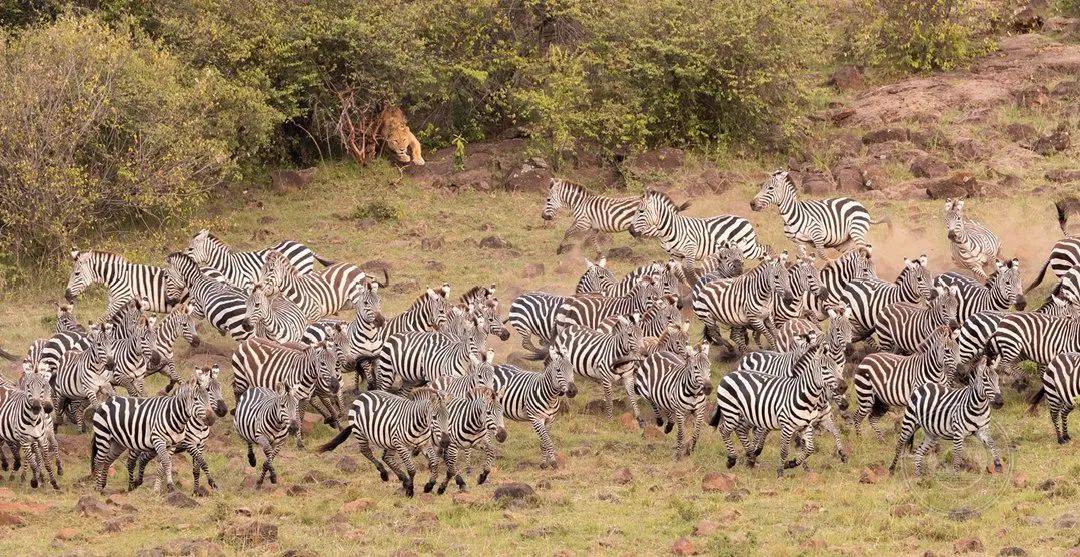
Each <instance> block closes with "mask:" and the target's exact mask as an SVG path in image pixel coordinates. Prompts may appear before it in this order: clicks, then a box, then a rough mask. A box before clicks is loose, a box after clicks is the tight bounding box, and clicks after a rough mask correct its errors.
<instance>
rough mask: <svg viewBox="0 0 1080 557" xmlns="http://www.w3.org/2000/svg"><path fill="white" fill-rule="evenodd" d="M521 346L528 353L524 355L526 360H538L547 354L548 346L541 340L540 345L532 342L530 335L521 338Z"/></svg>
mask: <svg viewBox="0 0 1080 557" xmlns="http://www.w3.org/2000/svg"><path fill="white" fill-rule="evenodd" d="M521 347H522V348H524V349H525V350H528V351H529V354H527V355H526V356H525V359H526V360H531V361H534V362H536V361H540V360H543V359H545V358H547V356H548V347H547V345H546V344H544V343H543V342H541V343H540V346H537V345H535V344H533V341H532V335H527V336H523V337H522V339H521Z"/></svg>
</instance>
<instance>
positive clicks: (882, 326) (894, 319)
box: [877, 286, 960, 354]
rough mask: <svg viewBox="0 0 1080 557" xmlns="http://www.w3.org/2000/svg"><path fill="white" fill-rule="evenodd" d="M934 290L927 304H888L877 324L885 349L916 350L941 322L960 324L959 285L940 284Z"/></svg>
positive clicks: (944, 323)
mask: <svg viewBox="0 0 1080 557" xmlns="http://www.w3.org/2000/svg"><path fill="white" fill-rule="evenodd" d="M934 292H935V293H936V294H935V296H934V299H932V300H931V301H930V305H928V306H926V307H923V306H920V305H916V304H909V303H906V302H897V303H895V304H890V305H888V306H886V307H885V309H884V311H882V312H881V317H880V321H879V325H878V328H877V332H878V338H879V339H880V341H881V349H882V350H889V351H892V352H897V353H900V354H913V353H915V352H916V351H918V350H919V347H921V346H922V344H923V343H924V342H926V339H927V338H929V337H930V335H932V334H933V333H934V331H935V330H936V329H937V328H938V327H939V326H941V325H948V326H949V328H951V329H957V328H959V327H960V325H959V323H957V321H956V307H957V305H958V303H959V302H958V301H957V298H958V296H959V293H960V292H959V289H958V288H957V287H956V286H950V287H948V288H941V287H938V288H936V289H935V290H934Z"/></svg>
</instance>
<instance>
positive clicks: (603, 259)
mask: <svg viewBox="0 0 1080 557" xmlns="http://www.w3.org/2000/svg"><path fill="white" fill-rule="evenodd" d="M596 264H597V265H599V266H601V267H604V268H605V269H606V268H607V257H601V258H600V261H597V263H596Z"/></svg>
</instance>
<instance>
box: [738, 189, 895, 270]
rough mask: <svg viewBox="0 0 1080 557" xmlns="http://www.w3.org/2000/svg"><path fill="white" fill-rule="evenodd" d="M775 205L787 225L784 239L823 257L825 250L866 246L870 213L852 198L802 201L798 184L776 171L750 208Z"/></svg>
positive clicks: (759, 191) (760, 208) (762, 208)
mask: <svg viewBox="0 0 1080 557" xmlns="http://www.w3.org/2000/svg"><path fill="white" fill-rule="evenodd" d="M774 203H775V204H776V206H777V207H778V208H779V209H780V217H781V219H783V221H784V235H785V236H787V237H788V238H791V240H792V241H793V242H801V243H803V244H805V245H807V246H809V247H812V248H814V249H815V250H817V251H818V253H822V250H823V249H824V248H836V249H842V248H844V247H845V246H847V245H850V244H851V243H855V244H857V245H860V246H865V245H867V241H866V233H867V231H868V230H869V228H870V225H871V224H878V223H876V222H874V221H871V220H870V213H869V212H868V211H867V210H866V207H864V206H863V204H862V203H859V202H858V201H855V200H854V199H851V198H850V197H836V198H831V199H821V200H814V201H799V198H798V192H797V190H796V188H795V181H794V180H793V179H792V178H791V175H790V174H788V173H787V172H786V171H783V170H777V171H776V172H773V173H772V175H771V176H769V177H768V178H767V179H766V180H765V182H764V183H762V184H761V188H760V189H759V190H758V193H757V195H755V196H754V200H753V201H751V202H750V208H751V209H752V210H754V211H763V210H765V209H766V208H768V207H769V205H772V204H774Z"/></svg>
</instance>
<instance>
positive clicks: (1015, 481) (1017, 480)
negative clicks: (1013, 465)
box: [1009, 472, 1028, 489]
mask: <svg viewBox="0 0 1080 557" xmlns="http://www.w3.org/2000/svg"><path fill="white" fill-rule="evenodd" d="M1009 481H1010V482H1011V483H1012V485H1013V487H1015V488H1019V489H1023V488H1025V487H1027V484H1028V477H1027V475H1026V474H1024V473H1022V472H1017V473H1015V474H1013V477H1012V479H1011V480H1009Z"/></svg>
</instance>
